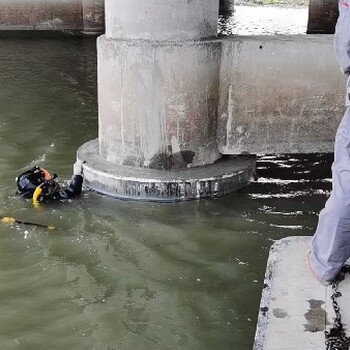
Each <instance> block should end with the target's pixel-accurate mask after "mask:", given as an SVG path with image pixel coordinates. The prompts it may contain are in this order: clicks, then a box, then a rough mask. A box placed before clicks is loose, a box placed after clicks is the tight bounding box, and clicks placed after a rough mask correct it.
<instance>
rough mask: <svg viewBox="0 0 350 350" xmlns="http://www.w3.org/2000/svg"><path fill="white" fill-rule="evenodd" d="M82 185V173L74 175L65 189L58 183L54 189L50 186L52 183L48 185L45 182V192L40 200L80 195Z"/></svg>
mask: <svg viewBox="0 0 350 350" xmlns="http://www.w3.org/2000/svg"><path fill="white" fill-rule="evenodd" d="M45 186H47V188H45ZM82 186H83V177H82V176H81V175H74V176H73V178H72V180H71V182H70V184H69V186H68V187H67V188H65V189H61V188H60V187H59V186H58V184H57V183H56V185H55V187H54V188H53V189H51V188H50V183H48V185H46V184H45V185H44V186H43V193H42V194H41V195H40V197H39V202H46V201H51V200H57V199H69V198H76V197H79V196H80V194H81V188H82Z"/></svg>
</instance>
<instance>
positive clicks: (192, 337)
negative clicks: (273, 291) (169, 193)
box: [0, 37, 331, 350]
mask: <svg viewBox="0 0 350 350" xmlns="http://www.w3.org/2000/svg"><path fill="white" fill-rule="evenodd" d="M0 46H1V50H0V67H1V70H0V81H1V84H0V111H1V117H0V148H1V152H0V203H1V211H0V214H1V215H2V214H3V215H11V216H15V217H17V218H18V219H22V220H32V221H37V222H41V223H46V224H53V225H55V226H56V227H57V228H58V229H57V231H54V232H46V231H45V230H43V229H41V228H38V227H30V226H21V225H13V226H11V225H10V226H8V225H5V224H1V225H0V241H1V242H0V250H1V252H0V348H1V349H25V350H31V349H33V350H34V349H35V350H37V349H53V348H55V349H75V350H76V349H84V350H86V349H96V350H100V349H118V350H120V349H130V350H131V349H132V350H135V349H136V350H137V349H142V350H143V349H144V350H148V349H155V350H158V349H159V350H164V349H184V350H188V349H191V350H197V349H198V350H213V349H216V350H224V349H225V350H228V349H239V350H250V349H251V348H252V343H253V337H254V332H255V325H256V319H257V315H258V308H259V302H260V295H261V289H262V286H263V278H264V272H265V267H266V260H267V255H268V249H269V247H270V245H271V244H272V242H273V241H274V240H276V239H280V238H283V237H286V236H290V235H311V234H312V233H313V230H314V227H315V224H316V220H317V213H318V212H319V210H320V209H321V207H322V206H323V203H324V201H325V200H326V197H327V195H328V193H329V189H330V183H329V180H328V179H329V176H330V174H329V167H330V162H331V156H328V155H310V156H284V157H262V158H261V159H260V160H259V162H258V173H259V175H260V177H261V180H260V181H258V182H255V183H253V184H251V185H250V186H249V187H247V188H245V189H243V190H241V191H239V192H238V193H237V194H235V195H231V196H228V197H224V198H220V199H217V200H202V201H200V202H188V203H176V204H151V203H133V202H124V201H119V200H113V199H110V198H103V197H100V196H98V195H96V194H94V193H91V192H85V194H84V195H83V197H82V198H81V199H80V200H77V201H72V202H68V203H55V204H51V205H46V206H43V207H42V208H41V209H40V210H37V209H34V208H32V207H31V205H30V204H29V203H28V202H25V201H23V200H21V199H19V198H16V197H15V196H14V191H15V188H14V178H15V176H16V175H18V174H19V172H20V171H22V169H24V168H26V167H28V166H29V165H31V164H34V163H39V164H43V165H45V166H47V168H48V169H50V170H52V171H53V172H57V173H58V174H59V175H60V177H61V179H63V180H64V181H67V180H68V179H69V177H70V174H71V167H72V163H73V162H74V158H75V152H76V150H77V148H78V147H79V145H81V144H82V143H84V142H86V141H87V140H90V139H92V138H95V137H96V134H97V106H96V51H95V40H94V39H89V38H84V39H82V38H80V39H71V38H51V39H49V40H48V39H45V38H36V39H34V38H32V39H25V38H21V37H16V38H13V37H11V38H4V37H3V38H0ZM289 180H292V181H289Z"/></svg>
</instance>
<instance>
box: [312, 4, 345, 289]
mask: <svg viewBox="0 0 350 350" xmlns="http://www.w3.org/2000/svg"><path fill="white" fill-rule="evenodd" d="M334 45H335V56H336V59H337V61H338V63H339V65H340V68H341V70H342V72H343V73H344V74H346V75H347V76H348V77H349V75H350V0H340V1H339V17H338V21H337V24H336V28H335V36H334ZM349 106H350V77H349V78H348V81H347V86H346V112H345V115H344V117H343V119H342V121H341V123H340V125H339V127H338V130H337V133H336V137H335V145H334V162H333V165H332V192H331V195H330V197H329V199H328V200H327V202H326V205H325V207H324V209H323V210H322V211H321V212H320V216H319V221H318V226H317V229H316V232H315V234H314V236H313V239H312V245H311V251H310V253H309V254H308V256H307V262H308V265H309V268H310V270H311V272H312V273H313V275H314V276H315V277H316V278H317V279H318V280H319V281H320V282H321V283H322V284H329V283H330V282H331V281H332V280H333V279H334V278H335V277H336V275H337V274H338V272H339V271H340V270H341V268H342V267H343V265H344V263H345V262H346V260H347V259H349V257H350V108H349Z"/></svg>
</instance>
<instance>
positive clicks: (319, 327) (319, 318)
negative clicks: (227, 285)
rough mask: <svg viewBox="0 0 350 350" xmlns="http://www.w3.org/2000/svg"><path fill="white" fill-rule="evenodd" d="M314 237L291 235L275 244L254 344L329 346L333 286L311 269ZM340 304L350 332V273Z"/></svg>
mask: <svg viewBox="0 0 350 350" xmlns="http://www.w3.org/2000/svg"><path fill="white" fill-rule="evenodd" d="M310 242H311V237H289V238H285V239H282V240H280V241H277V242H276V243H275V244H274V245H273V246H272V248H271V251H270V256H269V260H268V264H267V270H266V276H265V285H264V290H263V295H262V300H261V305H260V312H259V319H258V326H257V331H256V336H255V344H254V347H253V350H296V349H304V350H311V349H315V350H316V349H317V350H322V349H326V346H325V336H324V330H325V329H329V328H331V326H332V324H333V319H334V312H333V308H332V303H331V299H330V296H331V294H332V289H331V286H327V287H325V286H322V285H321V284H320V283H319V282H318V281H317V280H315V279H314V278H313V277H312V276H311V275H310V273H309V270H308V267H307V265H306V263H305V256H306V254H307V252H308V250H309V246H310ZM339 290H340V292H342V293H343V296H342V297H340V298H339V299H338V300H339V305H340V308H341V314H342V316H343V323H344V325H345V330H346V334H347V336H349V335H350V326H349V325H350V308H349V302H350V276H349V275H348V276H347V277H346V279H345V280H344V281H343V282H341V285H340V287H339Z"/></svg>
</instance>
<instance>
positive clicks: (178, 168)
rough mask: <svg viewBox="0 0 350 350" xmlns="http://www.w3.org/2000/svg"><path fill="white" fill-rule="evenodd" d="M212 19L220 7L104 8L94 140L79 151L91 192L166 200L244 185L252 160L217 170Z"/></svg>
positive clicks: (112, 0)
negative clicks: (97, 129)
mask: <svg viewBox="0 0 350 350" xmlns="http://www.w3.org/2000/svg"><path fill="white" fill-rule="evenodd" d="M218 10H219V2H218V0H192V1H188V0H177V1H175V2H174V1H165V0H106V2H105V19H106V34H105V35H102V36H100V37H99V38H98V42H97V47H98V96H99V98H98V102H99V133H98V140H94V141H91V142H88V143H87V144H85V145H83V146H82V147H81V148H80V149H79V151H78V160H80V161H86V163H85V165H84V174H85V183H86V184H87V185H88V186H89V187H91V188H92V189H94V190H96V191H98V192H101V193H104V194H107V195H111V196H115V197H120V198H133V199H141V200H158V201H173V200H183V199H193V198H202V197H212V196H218V195H223V194H227V193H230V192H232V191H234V190H236V189H237V188H239V187H242V186H244V185H246V184H247V183H248V182H249V179H250V177H251V175H252V173H253V171H254V167H255V160H254V159H252V158H249V159H245V160H242V159H239V160H238V161H236V162H234V161H233V159H232V158H231V159H225V160H221V161H219V162H217V161H218V160H219V159H220V158H221V154H220V153H219V151H218V148H217V140H216V129H217V108H218V100H219V75H220V61H221V43H220V42H219V41H218V40H217V18H218ZM213 163H215V164H214V165H213Z"/></svg>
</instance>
